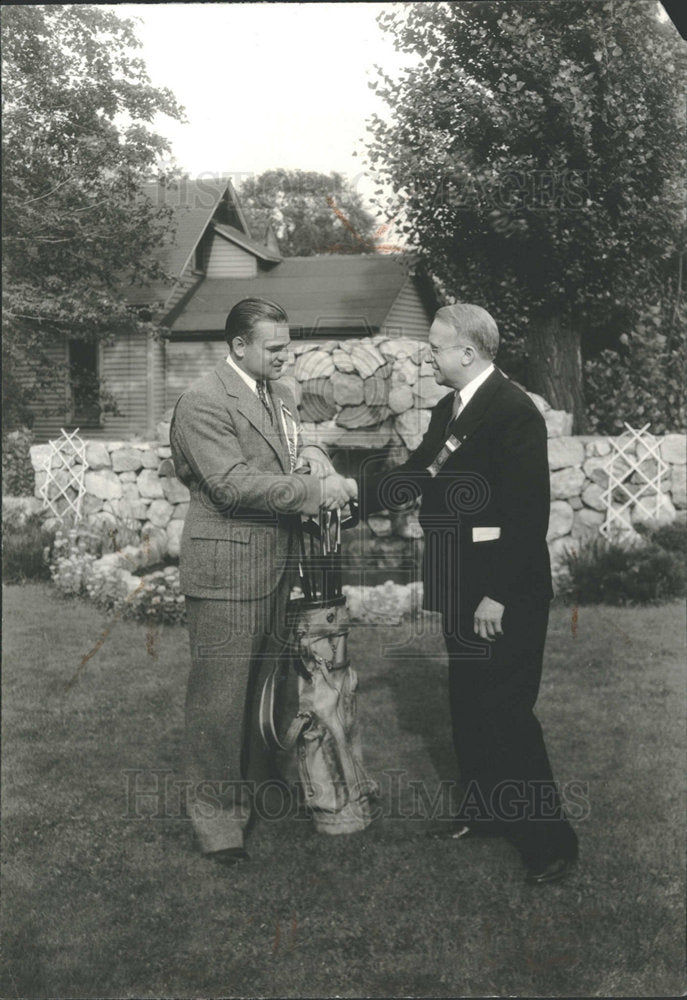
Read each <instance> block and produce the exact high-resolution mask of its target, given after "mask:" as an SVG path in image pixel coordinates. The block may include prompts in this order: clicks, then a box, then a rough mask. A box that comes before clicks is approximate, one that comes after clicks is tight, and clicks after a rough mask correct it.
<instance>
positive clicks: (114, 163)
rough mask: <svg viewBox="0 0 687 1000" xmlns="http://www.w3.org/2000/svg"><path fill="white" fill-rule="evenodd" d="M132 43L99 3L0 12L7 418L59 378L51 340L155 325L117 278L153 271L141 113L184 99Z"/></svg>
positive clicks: (154, 233) (149, 155) (153, 148)
mask: <svg viewBox="0 0 687 1000" xmlns="http://www.w3.org/2000/svg"><path fill="white" fill-rule="evenodd" d="M138 45H139V43H138V41H137V39H136V37H135V34H134V27H133V23H132V22H131V21H125V20H121V19H119V18H118V17H116V15H115V14H114V13H112V12H111V11H110V10H108V9H107V8H105V7H102V6H90V5H81V4H69V5H64V6H47V5H46V6H15V7H5V8H4V9H3V11H2V46H3V62H4V66H3V126H4V128H3V238H2V243H3V256H4V261H5V273H4V287H3V352H2V356H3V393H4V399H5V424H6V426H10V427H11V426H12V425H15V424H17V423H22V422H29V423H30V422H31V419H32V407H33V405H34V404H35V402H36V400H37V399H39V398H40V397H41V395H42V394H43V393H44V392H45V391H46V390H48V389H49V388H50V387H54V386H55V384H56V383H57V382H58V381H59V380H60V379H62V380H63V379H64V377H65V372H64V371H59V370H56V368H55V366H54V361H53V357H54V355H53V356H51V355H50V353H49V346H50V344H51V343H54V342H56V341H57V340H59V339H60V338H64V336H65V335H68V336H69V337H73V338H77V339H79V340H84V341H93V340H99V339H104V338H108V337H112V336H113V335H114V333H115V332H116V331H117V330H121V329H131V328H136V329H140V330H149V329H153V328H154V327H153V324H152V323H150V322H143V321H142V320H141V319H140V318H139V317H138V316H137V315H135V314H133V313H132V312H131V311H130V310H129V309H128V308H127V306H126V302H125V294H124V292H123V286H125V285H126V284H127V283H129V282H134V283H147V282H149V281H152V280H154V279H155V278H159V277H161V276H162V273H161V268H160V265H159V263H157V262H156V259H155V258H156V255H155V253H154V250H155V248H156V247H157V246H158V245H159V243H160V241H161V239H162V238H163V236H164V234H165V232H166V230H167V228H168V226H169V213H168V210H167V209H166V208H163V207H161V206H157V205H155V204H153V203H152V202H151V201H150V200H146V199H144V198H143V197H142V196H141V194H140V189H141V184H142V182H143V181H144V180H146V179H149V178H150V176H151V173H152V172H154V171H156V169H157V165H158V163H159V162H160V157H161V155H162V154H163V153H164V152H165V151H166V150H167V143H166V141H165V140H164V139H162V138H161V137H160V136H158V135H156V134H155V132H154V131H152V129H151V128H150V123H151V122H152V120H153V118H154V116H155V115H157V114H165V115H168V116H169V117H171V118H176V119H179V118H181V117H182V112H181V109H180V108H179V106H178V105H177V103H176V101H175V100H174V98H173V96H172V95H171V93H170V92H169V91H168V90H166V89H158V88H155V87H153V86H151V84H150V81H149V79H148V76H147V73H146V69H145V66H144V64H143V62H142V61H141V59H140V58H138V57H137V56H136V55H135V54H134V50H135V49H136V48H137V47H138Z"/></svg>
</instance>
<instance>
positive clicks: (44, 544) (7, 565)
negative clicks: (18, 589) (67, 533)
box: [2, 514, 53, 583]
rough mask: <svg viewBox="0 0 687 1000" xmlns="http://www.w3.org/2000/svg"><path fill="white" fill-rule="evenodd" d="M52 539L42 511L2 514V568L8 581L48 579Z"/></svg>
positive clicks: (21, 581) (23, 581) (20, 581)
mask: <svg viewBox="0 0 687 1000" xmlns="http://www.w3.org/2000/svg"><path fill="white" fill-rule="evenodd" d="M52 541H53V535H52V532H50V531H48V530H46V528H45V527H44V524H43V518H42V516H41V515H40V514H29V515H28V516H24V517H22V518H15V517H5V518H3V540H2V571H3V577H4V580H5V583H25V582H26V581H28V580H49V579H50V567H49V565H48V555H49V551H50V546H51V544H52Z"/></svg>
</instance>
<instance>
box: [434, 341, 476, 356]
mask: <svg viewBox="0 0 687 1000" xmlns="http://www.w3.org/2000/svg"><path fill="white" fill-rule="evenodd" d="M427 347H428V349H429V353H430V354H431V355H432V357H433V358H435V357H436V356H437V354H443V353H445V352H446V351H464V350H465V349H466V348H468V347H472V344H449V345H448V346H447V347H434V346H433V345H432V344H428V345H427Z"/></svg>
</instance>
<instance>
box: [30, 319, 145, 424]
mask: <svg viewBox="0 0 687 1000" xmlns="http://www.w3.org/2000/svg"><path fill="white" fill-rule="evenodd" d="M147 352H148V345H147V341H146V338H145V336H143V335H141V334H135V333H121V334H118V335H117V338H116V339H115V341H114V342H113V343H112V344H102V345H101V348H100V377H101V379H102V380H103V381H104V384H105V386H106V388H107V389H108V390H109V391H110V392H111V393H112V394H113V395H114V396H116V398H117V403H118V406H119V409H120V410H121V415H120V416H117V417H115V416H112V415H111V414H105V415H104V416H103V417H102V419H101V422H100V426H99V427H93V426H90V427H80V428H79V429H80V433H81V436H82V437H84V438H86V439H88V438H97V439H102V438H111V439H116V438H120V437H121V438H131V437H145V436H146V433H147V430H148V420H147V411H146V406H147V402H148V398H149V393H148V361H147ZM50 354H51V356H54V360H55V364H56V365H62V364H65V363H66V359H67V349H66V342H65V343H63V344H61V345H56V346H55V348H54V349H52V348H51V349H50ZM152 354H153V358H154V359H155V358H157V360H155V362H154V364H153V366H152V367H153V385H154V391H155V400H156V405H155V408H156V409H157V410H161V409H162V407H163V406H164V395H165V394H164V367H163V365H164V347H163V346H162V345H159V344H153V352H152ZM68 403H69V393H68V389H67V384H66V368H65V387H64V389H63V390H62V391H60V390H59V389H58V390H55V391H54V392H53V393H51V394H50V396H47V397H45V398H44V399H43V400H42V401H41V404H40V406H36V407H35V408H34V412H35V415H36V417H35V421H34V428H33V429H34V437H35V440H36V441H37V442H39V443H40V442H42V441H48V440H50V439H51V438H57V437H59V436H60V431H61V429H62V428H63V427H65V428H67V429H74V427H75V426H76V425H75V424H74V423H73V422H72V420H71V417H70V415H69V413H68V410H67V407H68Z"/></svg>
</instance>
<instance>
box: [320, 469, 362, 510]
mask: <svg viewBox="0 0 687 1000" xmlns="http://www.w3.org/2000/svg"><path fill="white" fill-rule="evenodd" d="M320 485H321V487H322V505H323V506H324V507H326V508H327V510H334V509H335V508H337V507H345V506H346V504H347V503H348V501H349V500H351V499H355V497H357V495H358V484H357V483H356V481H355V479H344V477H343V476H340V475H339V474H338V472H330V473H328V474H327V475H326V476H324V477H323V478H322V479H320Z"/></svg>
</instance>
